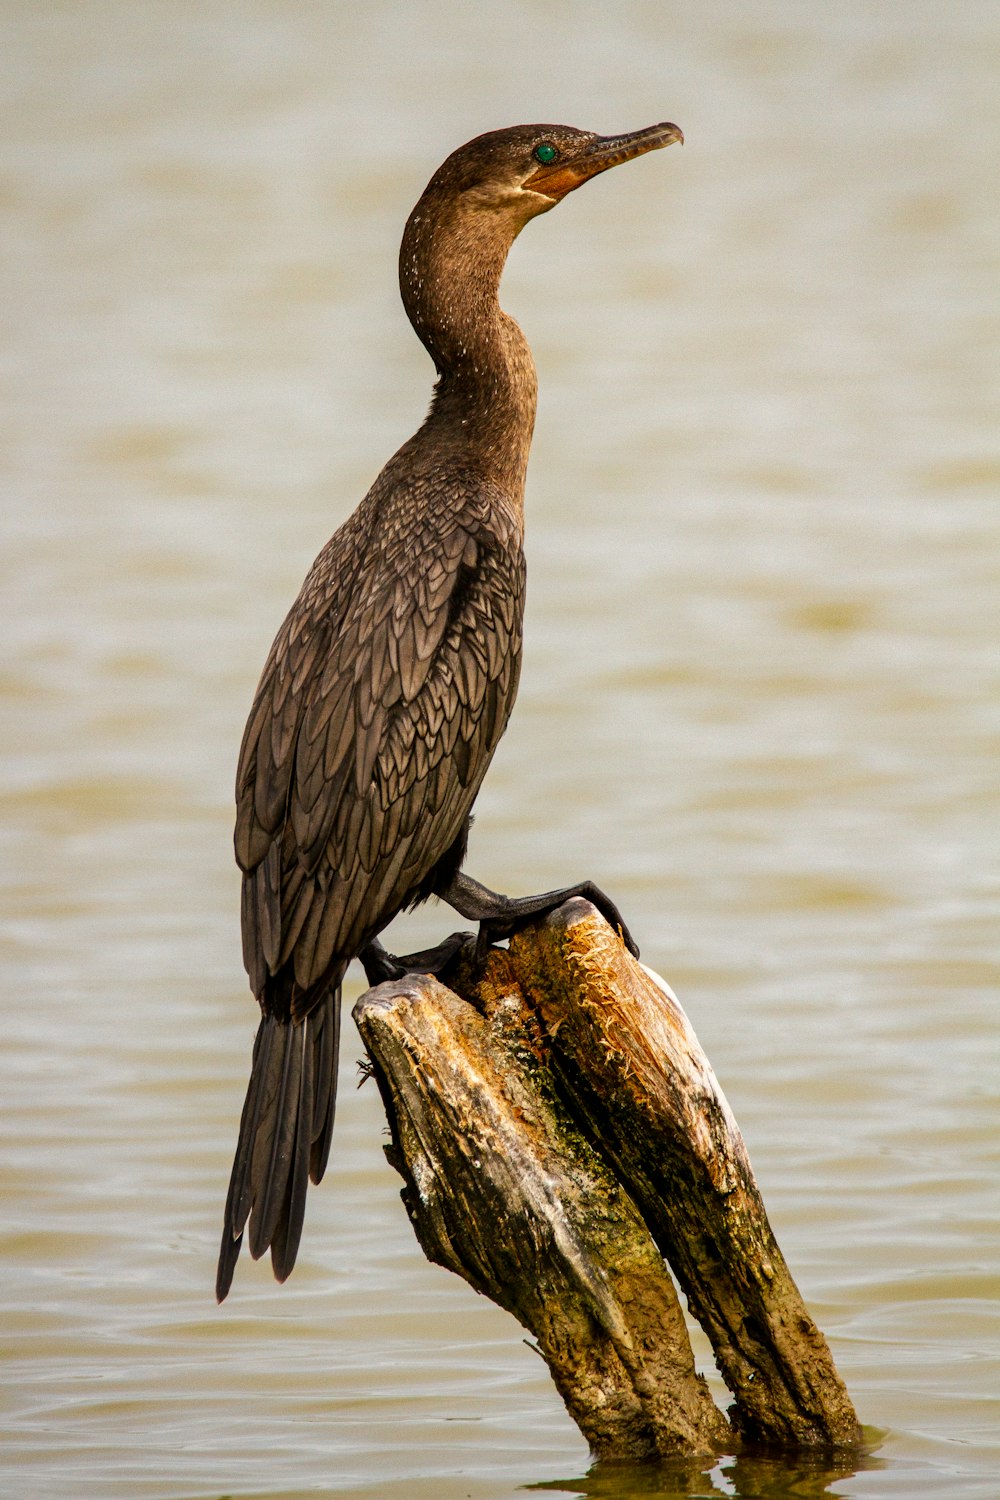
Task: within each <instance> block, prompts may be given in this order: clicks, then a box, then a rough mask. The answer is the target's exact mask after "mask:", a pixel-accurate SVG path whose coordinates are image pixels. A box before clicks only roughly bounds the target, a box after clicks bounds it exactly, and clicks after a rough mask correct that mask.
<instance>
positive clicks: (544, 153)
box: [531, 141, 559, 167]
mask: <svg viewBox="0 0 1000 1500" xmlns="http://www.w3.org/2000/svg"><path fill="white" fill-rule="evenodd" d="M531 154H532V156H533V157H534V158H535V160H536V161H540V162H541V163H542V166H543V167H547V166H548V164H549V162H550V161H555V159H556V157H557V156H558V155H559V152H558V151H557V150H556V148H555V146H550V145H549V143H548V141H545V142H543V143H542V145H541V146H536V147H535V149H534V151H532V153H531Z"/></svg>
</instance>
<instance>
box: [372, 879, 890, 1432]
mask: <svg viewBox="0 0 1000 1500" xmlns="http://www.w3.org/2000/svg"><path fill="white" fill-rule="evenodd" d="M447 981H448V987H446V985H445V984H444V983H442V982H441V981H440V980H439V979H436V978H434V977H432V976H430V975H421V974H414V975H408V976H407V977H406V978H404V979H400V980H397V981H395V982H393V983H389V984H383V985H380V986H378V987H377V988H375V989H372V990H369V991H368V992H367V993H366V994H365V995H363V996H362V997H361V999H360V1000H359V1001H358V1003H357V1005H356V1007H355V1011H354V1014H355V1019H356V1020H357V1023H358V1027H359V1029H360V1032H361V1035H362V1038H363V1040H364V1043H365V1046H366V1048H367V1050H368V1053H369V1055H370V1057H371V1059H372V1063H373V1066H374V1072H375V1076H376V1078H377V1080H378V1084H379V1088H380V1090H381V1092H382V1096H383V1099H384V1101H385V1105H386V1111H387V1114H388V1117H389V1124H390V1130H391V1134H392V1144H391V1146H390V1147H387V1154H388V1156H389V1159H390V1161H391V1162H392V1164H393V1165H394V1166H395V1167H396V1169H397V1170H398V1171H399V1172H400V1174H401V1175H402V1177H403V1179H404V1182H405V1184H406V1186H405V1188H404V1190H403V1200H404V1202H405V1204H406V1207H407V1211H408V1213H409V1215H410V1219H411V1221H412V1223H413V1226H414V1229H415V1231H416V1234H417V1237H418V1239H419V1241H420V1244H421V1246H422V1247H423V1249H424V1252H425V1254H426V1255H427V1256H428V1258H429V1259H431V1260H433V1261H436V1262H438V1263H439V1264H440V1265H444V1266H447V1267H448V1268H449V1269H450V1270H453V1271H456V1272H457V1273H458V1274H459V1275H460V1276H463V1277H464V1278H465V1279H466V1280H467V1281H468V1282H470V1283H471V1285H472V1286H474V1287H475V1288H476V1290H477V1291H480V1292H482V1293H484V1294H485V1295H486V1296H488V1297H490V1298H491V1299H492V1300H493V1301H494V1302H497V1303H499V1305H500V1306H501V1307H504V1308H506V1309H507V1310H508V1311H510V1312H512V1313H513V1314H514V1316H515V1317H516V1318H517V1319H518V1320H519V1321H520V1322H521V1323H522V1324H523V1325H524V1326H525V1327H526V1328H528V1329H529V1330H530V1331H531V1333H532V1334H533V1335H534V1337H535V1339H536V1340H537V1343H538V1347H539V1350H540V1352H541V1353H542V1354H543V1356H544V1357H545V1359H546V1361H547V1363H548V1366H549V1369H550V1371H551V1373H552V1376H553V1379H554V1381H555V1383H556V1386H557V1387H558V1389H559V1391H560V1394H561V1395H562V1397H563V1400H564V1401H565V1403H566V1406H567V1409H568V1410H569V1412H570V1414H571V1416H572V1417H573V1418H574V1420H575V1421H576V1422H577V1424H578V1426H579V1427H580V1429H581V1431H582V1432H583V1434H584V1437H585V1438H586V1439H587V1441H588V1442H589V1444H590V1446H591V1449H592V1450H593V1451H594V1453H596V1454H597V1455H599V1456H601V1457H605V1458H643V1457H654V1456H661V1457H662V1456H666V1455H668V1454H674V1453H688V1454H703V1453H712V1452H717V1451H720V1450H722V1449H725V1448H730V1449H731V1448H732V1447H733V1444H734V1441H737V1442H738V1441H742V1442H744V1443H746V1444H751V1445H765V1446H769V1447H779V1448H782V1449H785V1450H786V1451H788V1450H795V1449H813V1450H814V1449H835V1448H840V1449H844V1448H856V1447H857V1446H858V1444H859V1442H860V1428H859V1426H858V1420H857V1417H856V1415H855V1412H854V1408H853V1406H852V1405H851V1401H850V1398H849V1397H848V1395H847V1392H846V1390H845V1388H844V1386H843V1383H842V1382H841V1380H840V1378H839V1376H838V1374H837V1372H836V1370H835V1368H834V1365H833V1360H832V1358H831V1356H830V1351H829V1348H828V1347H827V1344H826V1341H825V1339H824V1338H823V1336H822V1334H821V1333H820V1332H819V1330H818V1329H817V1327H816V1325H815V1324H814V1323H813V1321H812V1319H811V1318H810V1316H809V1313H808V1312H807V1310H806V1308H805V1305H804V1303H803V1301H802V1298H801V1296H800V1295H799V1292H798V1289H797V1287H796V1286H795V1283H794V1281H793V1280H792V1277H791V1275H790V1273H789V1271H788V1267H787V1266H786V1264H785V1261H784V1258H783V1256H782V1254H781V1251H780V1249H779V1248H778V1245H777V1243H776V1241H775V1239H774V1235H773V1234H772V1232H771V1228H770V1225H769V1224H768V1221H767V1215H766V1213H765V1211H764V1206H763V1203H762V1201H761V1197H760V1193H759V1191H758V1189H757V1185H756V1183H755V1181H754V1177H753V1173H752V1171H751V1168H750V1163H749V1160H748V1157H747V1153H746V1148H745V1146H744V1144H743V1139H742V1137H741V1135H740V1132H739V1129H738V1127H737V1125H736V1122H735V1120H734V1119H733V1116H732V1114H731V1112H730V1110H729V1107H728V1105H727V1103H726V1100H725V1098H724V1096H723V1094H722V1092H721V1090H720V1088H719V1086H718V1084H717V1083H716V1080H715V1077H714V1074H713V1073H712V1069H711V1066H710V1065H709V1062H708V1060H707V1058H706V1057H705V1054H704V1053H703V1052H702V1050H701V1047H700V1046H699V1044H698V1040H697V1038H696V1037H695V1035H694V1032H693V1031H692V1030H691V1027H690V1025H689V1023H688V1021H687V1018H686V1017H685V1015H684V1013H683V1011H682V1010H681V1008H680V1006H679V1005H678V1004H677V1001H676V1000H675V999H674V997H673V996H672V994H671V993H670V991H669V990H668V989H667V987H666V986H665V985H664V984H663V982H662V981H661V980H658V979H657V978H656V977H655V976H653V975H651V974H650V972H649V971H647V970H646V969H644V968H643V966H642V965H641V964H639V963H637V962H636V961H635V960H634V959H633V958H632V957H631V956H630V955H629V954H628V952H627V951H626V950H625V948H624V947H623V945H622V943H621V942H620V940H619V939H618V937H617V935H616V934H615V933H613V932H612V931H611V929H610V928H609V927H608V925H607V923H605V922H604V920H603V918H601V917H600V916H599V914H598V913H597V912H596V911H595V910H594V908H593V907H592V906H591V905H590V904H589V903H588V902H586V901H582V900H573V901H569V902H567V903H566V905H565V906H563V907H561V908H560V909H559V911H557V912H555V913H554V914H553V915H552V916H551V917H549V918H547V919H546V920H545V921H542V922H539V923H537V924H535V925H534V926H532V927H530V928H528V929H526V930H525V931H524V932H522V933H521V934H520V935H519V936H518V937H516V938H515V939H513V940H512V942H511V944H510V948H509V951H505V950H499V949H494V950H491V952H490V953H489V954H488V956H487V958H486V961H485V963H483V964H481V965H476V964H474V963H472V962H471V961H470V960H469V959H468V957H463V958H460V959H459V960H458V961H457V962H456V963H455V964H454V965H453V966H452V968H451V969H450V970H449V971H448V973H447ZM664 1257H665V1258H666V1260H667V1261H668V1262H669V1264H670V1266H671V1268H672V1269H673V1272H674V1274H675V1276H676V1278H677V1280H678V1282H679V1283H680V1285H681V1287H682V1288H683V1290H684V1292H685V1294H686V1296H687V1300H688V1305H689V1307H690V1310H691V1312H692V1313H693V1315H694V1316H695V1317H696V1318H697V1319H698V1321H699V1322H700V1323H701V1325H702V1327H703V1328H704V1330H705V1332H706V1333H707V1335H708V1337H709V1339H710V1340H711V1343H712V1347H713V1349H714V1352H715V1357H716V1362H717V1364H718V1367H719V1371H720V1373H721V1375H722V1377H723V1379H724V1380H725V1381H726V1383H727V1385H728V1386H729V1389H730V1390H731V1391H732V1393H733V1397H734V1405H733V1407H732V1408H731V1409H730V1416H731V1419H732V1427H730V1424H729V1422H728V1421H727V1420H726V1418H725V1417H724V1416H723V1415H722V1413H721V1412H720V1411H719V1410H718V1408H717V1407H716V1406H715V1404H714V1402H713V1401H712V1399H711V1396H710V1394H709V1392H708V1388H707V1386H706V1384H705V1382H704V1381H703V1380H702V1379H701V1378H700V1376H698V1375H697V1374H696V1372H695V1367H694V1358H693V1355H692V1352H691V1347H690V1343H689V1340H688V1337H687V1331H686V1328H685V1325H684V1318H683V1314H682V1311H681V1308H680V1305H679V1303H678V1300H677V1296H676V1293H675V1291H674V1286H673V1282H672V1281H671V1278H670V1276H669V1274H668V1273H667V1270H666V1267H665V1265H664Z"/></svg>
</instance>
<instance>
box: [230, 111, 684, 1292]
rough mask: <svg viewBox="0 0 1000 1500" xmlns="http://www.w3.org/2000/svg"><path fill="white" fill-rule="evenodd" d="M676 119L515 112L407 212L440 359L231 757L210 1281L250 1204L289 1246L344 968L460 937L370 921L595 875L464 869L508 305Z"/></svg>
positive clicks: (503, 604)
mask: <svg viewBox="0 0 1000 1500" xmlns="http://www.w3.org/2000/svg"><path fill="white" fill-rule="evenodd" d="M682 139H683V137H682V135H681V132H680V130H678V128H677V126H676V125H669V124H662V125H654V126H652V127H650V128H649V129H647V130H640V131H636V132H634V133H633V134H630V135H620V136H605V137H602V136H598V135H595V134H593V133H592V132H590V131H584V130H574V129H572V128H570V127H568V126H564V125H521V126H516V127H514V128H512V129H510V130H497V131H492V132H490V133H489V134H487V135H481V136H479V137H478V138H477V139H476V140H473V141H470V142H469V143H468V144H467V145H465V146H461V147H460V148H459V149H458V150H457V151H455V152H454V153H453V154H452V155H451V156H449V157H448V159H447V161H445V162H444V164H443V165H442V166H441V167H440V168H439V169H438V171H437V172H435V174H434V176H433V177H432V178H431V180H430V182H429V183H428V185H427V187H426V189H425V191H424V193H423V194H422V196H421V198H420V201H419V202H418V204H417V206H416V207H415V208H414V210H413V212H412V214H411V215H410V218H409V220H408V222H407V225H406V230H405V232H404V234H403V243H402V247H401V250H400V258H399V280H400V289H401V292H402V297H403V305H404V307H405V309H406V313H407V316H408V317H409V319H410V322H411V323H412V324H413V328H414V330H415V332H416V334H417V337H418V338H419V339H420V340H421V342H422V343H423V345H424V346H425V348H426V349H427V351H428V353H429V354H430V356H431V358H432V359H433V361H434V365H435V367H436V370H437V374H438V380H437V384H436V386H435V390H434V399H433V402H432V404H431V408H430V411H429V413H428V415H427V419H426V421H425V422H424V424H423V426H422V427H421V428H420V430H419V431H418V432H417V433H415V435H414V436H413V437H412V438H410V440H409V442H407V443H404V445H403V447H402V448H400V450H399V452H398V453H397V454H396V455H395V457H393V458H391V459H390V460H389V462H388V463H387V464H386V466H385V468H384V469H383V470H382V472H381V474H380V475H379V476H378V478H377V479H376V481H375V483H374V484H373V485H372V487H371V489H370V490H369V492H368V494H367V495H366V496H365V498H364V500H362V502H361V504H360V505H359V506H358V508H357V510H356V511H355V512H354V514H353V515H352V516H350V518H349V519H348V520H347V521H345V522H344V524H343V525H342V526H341V527H340V529H339V530H338V531H337V532H335V534H334V535H333V537H332V538H331V539H330V541H329V542H328V543H327V544H326V546H325V547H324V548H323V550H322V552H321V553H320V554H319V556H318V557H317V559H316V561H315V563H314V564H313V566H312V568H311V569H310V571H309V574H308V576H307V577H306V580H305V582H304V584H303V585H302V590H301V592H300V594H299V596H298V598H297V599H296V601H295V603H294V604H293V605H292V608H291V610H290V612H289V614H288V616H287V618H286V620H285V622H284V624H283V625H282V627H281V629H280V630H279V632H278V635H277V639H276V640H275V642H274V645H273V646H272V648H271V654H270V656H269V657H268V659H267V663H266V665H265V667H264V671H263V675H262V676H261V679H260V684H259V686H258V688H257V694H256V697H255V699H254V703H253V708H252V709H251V712H250V719H249V722H248V724H247V727H246V733H245V734H244V737H243V746H242V749H241V751H240V761H239V769H238V772H237V782H236V807H237V812H236V839H235V842H236V858H237V861H238V863H239V866H240V869H241V870H242V871H243V900H242V919H243V954H244V961H245V963H246V968H247V972H248V974H249V976H250V984H251V987H252V989H253V992H254V994H255V995H256V997H257V999H258V1001H259V1003H260V1007H261V1011H262V1019H261V1022H260V1028H259V1030H258V1032H257V1038H256V1041H255V1043H254V1049H253V1064H252V1071H251V1076H250V1083H249V1087H248V1089H247V1097H246V1103H245V1104H244V1107H243V1117H242V1120H241V1122H240V1134H239V1142H238V1145H237V1149H236V1159H235V1162H234V1164H233V1172H232V1178H231V1181H230V1185H229V1197H228V1200H227V1202H226V1213H225V1224H224V1228H223V1235H222V1249H221V1252H220V1255H219V1268H218V1277H217V1281H216V1294H217V1296H218V1298H219V1300H220V1302H221V1301H222V1299H223V1298H224V1297H225V1296H226V1294H227V1292H228V1291H229V1288H230V1285H231V1283H232V1278H233V1271H234V1269H235V1266H236V1261H237V1259H238V1257H239V1253H240V1247H241V1244H242V1240H243V1233H244V1229H245V1228H246V1226H247V1220H248V1219H249V1233H250V1253H251V1255H252V1256H253V1257H254V1258H255V1259H256V1258H257V1257H258V1256H260V1255H262V1254H263V1253H264V1251H265V1250H266V1249H267V1248H268V1247H270V1250H271V1261H272V1265H273V1268H274V1274H275V1276H276V1277H277V1279H278V1280H279V1281H284V1279H285V1278H286V1276H287V1275H288V1274H289V1272H290V1271H291V1269H292V1266H293V1265H294V1263H295V1256H296V1252H297V1250H298V1245H299V1238H300V1235H301V1232H302V1221H303V1214H304V1210H305V1198H306V1188H307V1183H308V1179H309V1178H311V1179H312V1181H313V1182H319V1181H320V1179H321V1177H322V1176H323V1172H324V1169H325V1167H326V1162H327V1157H328V1154H329V1150H330V1136H331V1132H332V1129H333V1114H334V1102H335V1097H336V1077H337V1054H338V1043H339V1034H340V985H341V981H342V979H343V977H344V973H345V970H346V969H347V966H348V964H349V963H350V961H351V959H353V958H355V957H360V958H361V960H362V962H363V964H364V966H365V969H366V971H367V974H368V978H369V981H370V982H377V981H378V980H380V979H383V978H386V977H388V976H390V975H393V974H399V973H401V972H405V970H406V969H407V967H422V968H433V967H435V966H440V964H441V963H443V961H444V960H445V959H446V958H447V957H448V956H450V954H452V953H453V952H454V951H455V948H456V947H457V945H458V943H459V942H460V941H461V939H462V934H456V935H455V936H454V937H453V938H452V939H450V940H448V941H447V942H446V943H444V944H442V945H441V947H440V948H439V949H437V950H434V951H432V952H430V953H426V954H417V955H410V957H409V959H399V960H397V959H393V958H392V956H391V955H389V954H387V953H386V952H385V950H384V949H383V948H382V946H381V944H379V943H378V941H377V939H378V934H379V933H380V932H381V931H382V930H383V928H385V927H386V926H387V925H388V924H389V923H390V922H391V921H392V919H393V918H394V917H395V916H396V915H397V913H399V912H400V911H402V910H404V909H405V908H408V907H412V906H415V905H416V904H417V903H418V902H421V901H424V900H426V899H427V897H428V896H432V895H433V896H438V897H440V898H441V899H442V900H443V901H446V902H448V903H449V905H451V906H452V907H453V908H454V909H455V910H456V911H458V912H459V913H460V915H462V916H463V917H465V918H467V919H469V920H472V921H478V922H479V923H480V940H481V941H482V940H483V939H484V938H485V939H487V940H488V939H490V938H498V937H499V938H502V937H504V936H509V935H510V933H511V932H513V931H514V930H515V929H516V928H517V926H518V925H519V924H520V923H522V922H524V921H526V920H528V919H530V918H531V917H533V916H537V915H540V914H543V913H545V912H547V911H551V910H554V909H555V907H557V906H559V905H561V903H562V902H563V901H565V900H567V899H568V898H569V897H570V896H572V895H585V896H587V897H588V898H589V899H590V900H592V901H593V902H594V903H595V905H597V906H598V907H599V909H600V910H601V911H603V913H604V914H605V916H606V917H607V918H608V920H609V921H610V922H611V923H612V925H613V926H615V927H617V928H619V929H620V930H621V932H622V935H623V937H624V939H625V941H626V942H627V943H628V944H629V946H630V947H631V948H632V949H633V951H637V950H636V949H635V947H634V944H633V943H632V940H631V938H630V937H629V934H628V931H627V929H626V928H625V925H624V923H623V922H622V919H621V915H620V914H619V912H618V910H617V908H616V907H615V906H614V904H613V903H612V902H611V901H609V900H608V898H607V897H606V896H605V895H604V894H603V893H602V892H601V891H599V890H598V889H597V887H595V886H594V885H592V884H591V882H589V881H585V882H582V883H581V884H579V885H576V886H572V887H569V888H567V889H566V890H560V891H550V892H548V893H546V894H545V895H542V896H528V897H522V898H519V899H514V898H511V897H507V896H501V895H497V894H496V893H494V892H492V891H489V890H487V889H486V887H485V886H482V885H480V884H479V883H478V881H475V880H472V879H471V878H470V877H469V876H468V875H465V874H463V873H462V870H461V865H462V861H463V859H464V857H465V851H466V844H467V841H468V833H469V824H470V821H471V811H472V805H473V802H474V801H475V798H476V794H477V792H478V791H479V787H480V784H481V782H482V780H483V777H484V775H485V774H486V769H487V767H488V765H489V763H490V760H491V758H492V756H493V752H494V751H495V749H496V747H497V743H498V741H499V739H500V736H501V735H502V734H503V732H504V729H505V728H506V725H507V720H508V718H509V717H510V712H511V709H512V707H513V704H514V696H515V693H516V691H517V680H518V673H519V670H520V662H521V619H522V612H523V605H524V554H523V551H522V537H523V500H524V479H525V469H526V466H527V461H528V449H529V447H530V444H531V434H532V429H533V426H534V420H535V398H536V390H537V387H536V379H535V367H534V363H533V361H532V358H531V351H530V349H529V348H528V344H527V341H526V340H525V338H524V335H523V334H522V332H521V330H520V328H519V327H518V326H517V324H516V323H515V322H514V320H513V319H512V318H510V317H508V316H507V314H506V313H504V312H503V311H502V310H501V307H500V303H499V300H498V292H499V285H500V277H501V274H502V272H503V268H504V263H505V261H506V259H507V253H508V251H509V250H510V247H511V245H512V244H513V242H514V239H515V237H516V236H517V235H518V234H519V233H520V231H521V230H522V229H523V228H524V226H525V224H527V222H528V220H529V219H533V218H534V217H535V216H536V215H537V214H541V213H546V212H547V211H548V210H549V209H550V208H554V207H555V205H556V204H557V203H559V202H560V201H561V200H562V199H563V198H565V197H566V195H567V194H568V193H570V192H572V191H573V189H574V188H577V187H579V186H580V185H581V184H582V183H584V182H587V181H589V179H590V178H591V177H595V176H596V175H597V174H598V173H599V172H604V171H606V170H607V169H608V168H609V167H615V166H618V165H619V163H621V162H626V161H630V160H631V159H632V158H633V157H636V156H641V155H643V154H644V153H645V152H647V151H652V150H655V149H656V148H657V147H659V146H668V145H670V143H671V142H672V141H680V140H682Z"/></svg>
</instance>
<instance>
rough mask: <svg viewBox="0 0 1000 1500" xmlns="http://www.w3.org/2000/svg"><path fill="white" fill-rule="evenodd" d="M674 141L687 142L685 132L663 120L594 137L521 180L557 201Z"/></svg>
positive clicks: (524, 186)
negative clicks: (628, 131) (573, 153)
mask: <svg viewBox="0 0 1000 1500" xmlns="http://www.w3.org/2000/svg"><path fill="white" fill-rule="evenodd" d="M674 141H678V142H680V144H681V145H683V144H684V132H683V131H682V130H681V128H680V126H679V125H671V124H669V123H666V122H665V123H664V124H662V125H649V126H647V127H646V129H645V130H633V131H632V133H631V134H630V135H602V136H598V138H597V140H596V141H591V142H590V144H589V145H588V146H585V147H584V148H583V150H582V151H581V152H579V154H578V155H576V156H573V157H570V158H568V159H567V158H566V157H562V158H561V159H560V160H559V161H554V162H553V163H552V164H551V166H547V167H539V168H538V171H537V172H532V174H531V176H530V177H528V178H526V179H525V181H524V182H523V183H522V184H521V186H522V188H527V189H528V190H529V191H530V192H532V193H540V194H541V195H542V196H543V197H545V198H551V199H552V201H553V202H554V203H558V201H559V199H560V198H565V196H566V194H567V193H571V192H572V191H573V189H574V188H578V187H579V186H580V185H581V183H584V182H587V181H589V179H590V178H591V177H596V176H597V174H598V172H606V171H607V170H608V168H609V167H617V166H620V164H621V163H622V162H623V161H631V160H632V158H633V157H634V156H645V154H646V152H647V151H658V150H659V149H660V147H661V146H671V145H673V143H674Z"/></svg>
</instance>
